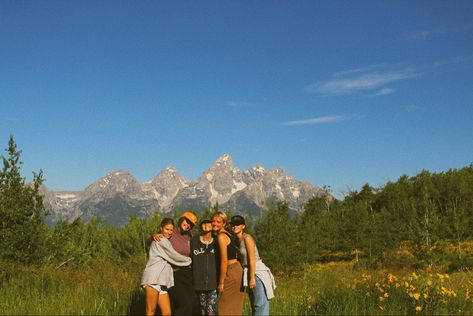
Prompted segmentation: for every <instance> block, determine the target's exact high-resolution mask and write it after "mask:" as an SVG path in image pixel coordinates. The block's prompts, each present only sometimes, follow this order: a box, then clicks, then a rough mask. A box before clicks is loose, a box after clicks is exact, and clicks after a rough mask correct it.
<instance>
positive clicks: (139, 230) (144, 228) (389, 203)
mask: <svg viewBox="0 0 473 316" xmlns="http://www.w3.org/2000/svg"><path fill="white" fill-rule="evenodd" d="M6 152H7V153H8V154H7V156H6V157H4V156H2V160H3V168H2V170H1V171H0V221H1V223H0V225H1V226H0V237H1V238H0V260H3V261H10V262H19V263H24V264H45V263H46V264H53V265H56V266H58V267H59V266H61V265H65V264H68V265H78V266H81V265H85V264H87V263H89V262H91V261H93V260H123V259H127V258H130V257H133V256H137V255H143V256H145V255H146V253H147V242H146V241H147V239H148V238H149V236H150V235H151V233H153V232H155V231H156V230H157V228H158V226H159V222H160V221H161V219H162V217H163V215H162V214H160V213H155V214H154V215H152V216H151V217H149V218H147V219H139V218H138V217H137V216H134V215H133V216H131V218H130V220H129V222H128V223H127V224H126V225H124V226H123V227H109V226H106V225H105V224H104V223H103V222H101V220H100V218H95V219H92V220H90V221H88V222H83V221H82V220H81V219H80V218H78V219H76V220H75V221H73V222H72V223H69V222H60V223H58V224H57V225H56V226H54V227H48V226H47V225H46V224H45V223H44V216H45V215H46V213H47V210H46V209H45V207H44V205H43V198H42V196H41V195H40V193H39V187H40V186H41V184H42V182H43V181H44V180H43V174H42V172H41V171H39V172H38V173H34V174H33V181H32V183H26V181H25V178H23V177H22V176H21V172H20V171H21V165H22V162H21V160H20V155H21V151H20V150H19V149H18V148H17V146H16V144H15V142H14V140H13V137H12V136H11V137H10V140H9V143H8V148H7V149H6ZM218 208H219V207H218V205H214V206H213V207H209V208H208V209H207V210H201V211H200V210H194V211H196V212H197V213H199V215H200V216H208V215H209V214H211V213H212V212H213V211H214V210H216V209H218ZM229 213H231V210H229ZM178 215H179V214H178V212H174V217H177V216H178ZM247 223H248V225H247V226H249V227H248V228H249V230H250V233H252V234H254V236H255V238H256V239H257V244H258V247H259V251H260V253H261V256H262V257H263V258H264V260H265V262H266V263H267V264H268V265H269V266H271V267H272V268H273V269H274V270H276V271H278V270H284V269H291V268H300V267H302V266H304V265H305V264H312V263H316V262H321V261H329V260H357V261H360V262H368V263H370V264H383V263H387V262H390V261H392V260H393V258H394V257H395V256H398V260H410V261H409V262H408V263H409V264H413V265H416V264H417V265H418V264H429V263H433V262H440V261H442V260H444V261H448V260H450V261H455V262H460V263H461V264H462V265H464V266H465V265H470V266H471V262H473V259H472V254H471V249H464V245H465V242H466V241H469V240H472V239H473V230H472V229H471V227H473V164H470V165H469V166H467V167H464V168H461V169H450V170H448V171H446V172H440V173H431V172H429V171H426V170H424V171H422V172H420V173H419V174H417V175H415V176H412V177H408V176H406V175H403V176H401V177H400V178H399V179H398V180H397V181H395V182H388V183H386V184H385V185H383V186H381V187H377V188H375V187H372V186H370V185H369V184H365V185H364V186H363V187H362V188H361V189H360V190H359V191H355V190H354V191H352V192H349V193H348V194H347V195H346V196H345V197H344V198H343V199H342V200H338V199H334V198H333V197H332V196H331V195H329V194H328V193H327V194H325V195H322V196H320V197H314V198H312V199H310V200H309V201H308V202H307V203H306V204H305V205H304V206H303V210H302V211H301V212H299V213H298V214H297V215H296V216H292V215H291V212H290V211H289V208H288V204H287V203H286V202H285V201H279V202H276V203H275V204H273V205H270V206H268V209H267V210H265V212H264V215H263V216H261V217H260V218H258V219H253V218H248V219H247ZM447 248H449V249H452V250H451V251H450V254H449V255H448V254H447V252H446V249H447ZM400 249H408V251H407V252H406V253H404V255H402V254H401V255H400V254H399V250H400ZM449 256H450V257H449ZM399 257H400V258H399ZM404 263H406V262H404Z"/></svg>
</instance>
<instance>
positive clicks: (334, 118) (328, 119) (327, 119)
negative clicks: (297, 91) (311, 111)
mask: <svg viewBox="0 0 473 316" xmlns="http://www.w3.org/2000/svg"><path fill="white" fill-rule="evenodd" d="M348 119H349V117H348V116H344V115H330V116H319V117H315V118H311V119H306V120H297V121H288V122H284V123H283V124H284V125H289V126H297V125H317V124H324V123H338V122H341V121H346V120H348Z"/></svg>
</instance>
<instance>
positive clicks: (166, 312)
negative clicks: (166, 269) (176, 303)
mask: <svg viewBox="0 0 473 316" xmlns="http://www.w3.org/2000/svg"><path fill="white" fill-rule="evenodd" d="M158 305H159V309H160V310H161V315H163V316H170V315H171V300H170V299H169V294H168V293H166V294H160V295H159V301H158Z"/></svg>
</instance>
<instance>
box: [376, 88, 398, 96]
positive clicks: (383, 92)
mask: <svg viewBox="0 0 473 316" xmlns="http://www.w3.org/2000/svg"><path fill="white" fill-rule="evenodd" d="M395 91H396V89H392V88H383V89H381V90H379V91H378V92H377V93H376V94H374V96H375V97H377V96H381V95H386V94H391V93H394V92H395Z"/></svg>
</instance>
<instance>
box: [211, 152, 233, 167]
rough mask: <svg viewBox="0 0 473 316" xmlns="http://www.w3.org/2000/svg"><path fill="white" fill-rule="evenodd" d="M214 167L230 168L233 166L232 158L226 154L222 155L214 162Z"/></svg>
mask: <svg viewBox="0 0 473 316" xmlns="http://www.w3.org/2000/svg"><path fill="white" fill-rule="evenodd" d="M214 165H216V166H219V165H225V166H229V167H231V166H233V159H232V156H231V155H230V154H228V153H226V154H223V155H222V156H220V157H219V158H218V159H217V160H215V162H214Z"/></svg>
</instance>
